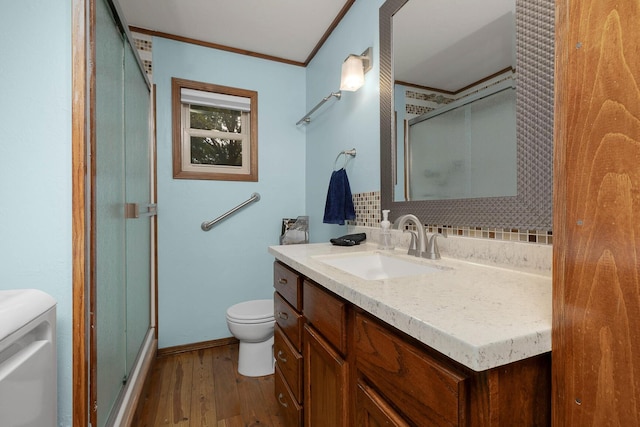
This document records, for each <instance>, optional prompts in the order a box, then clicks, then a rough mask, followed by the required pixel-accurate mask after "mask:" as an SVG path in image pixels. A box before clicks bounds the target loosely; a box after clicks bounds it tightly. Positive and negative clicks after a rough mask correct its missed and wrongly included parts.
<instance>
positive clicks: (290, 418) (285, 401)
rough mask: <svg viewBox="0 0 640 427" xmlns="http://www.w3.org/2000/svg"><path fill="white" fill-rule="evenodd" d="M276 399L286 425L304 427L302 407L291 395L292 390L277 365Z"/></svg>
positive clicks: (275, 379) (288, 426)
mask: <svg viewBox="0 0 640 427" xmlns="http://www.w3.org/2000/svg"><path fill="white" fill-rule="evenodd" d="M274 383H275V393H276V399H277V400H278V405H279V406H280V411H281V412H280V413H281V414H282V416H283V418H284V421H285V422H284V425H285V426H287V427H298V426H302V406H300V405H299V404H298V402H296V399H295V398H294V397H293V395H292V394H291V390H289V387H288V386H287V383H286V382H285V380H284V377H283V376H282V372H280V368H279V367H278V366H277V365H276V374H275V377H274Z"/></svg>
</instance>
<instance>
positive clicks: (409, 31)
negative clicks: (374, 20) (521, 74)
mask: <svg viewBox="0 0 640 427" xmlns="http://www.w3.org/2000/svg"><path fill="white" fill-rule="evenodd" d="M393 64H394V78H395V79H396V80H399V81H403V82H407V83H411V84H415V85H419V86H425V87H430V88H437V89H442V90H447V91H450V92H456V91H457V90H459V89H461V88H463V87H465V86H467V85H469V84H472V83H475V82H478V81H479V80H482V79H484V78H485V77H487V76H490V75H492V74H494V73H495V72H497V71H500V70H503V69H505V68H507V67H509V66H512V67H514V68H515V1H514V0H482V1H477V0H429V1H427V0H412V1H409V2H408V3H406V4H405V5H404V6H403V7H402V8H401V9H400V10H399V11H398V12H397V13H396V14H395V15H394V17H393Z"/></svg>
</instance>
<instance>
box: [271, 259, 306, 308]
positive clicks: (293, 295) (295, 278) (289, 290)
mask: <svg viewBox="0 0 640 427" xmlns="http://www.w3.org/2000/svg"><path fill="white" fill-rule="evenodd" d="M273 287H274V288H276V290H277V291H278V292H280V295H282V297H283V298H284V299H285V300H286V301H287V302H288V303H289V304H291V305H292V306H293V308H295V309H296V310H298V311H302V278H301V277H300V275H299V274H298V273H297V272H295V271H293V270H291V269H290V268H289V267H287V266H286V265H284V264H282V263H281V262H279V261H275V262H274V263H273Z"/></svg>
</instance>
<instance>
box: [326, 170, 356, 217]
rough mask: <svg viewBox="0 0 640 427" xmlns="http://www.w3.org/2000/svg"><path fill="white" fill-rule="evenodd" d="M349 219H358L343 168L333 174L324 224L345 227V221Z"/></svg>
mask: <svg viewBox="0 0 640 427" xmlns="http://www.w3.org/2000/svg"><path fill="white" fill-rule="evenodd" d="M348 219H356V211H355V209H354V208H353V199H352V197H351V187H349V179H348V178H347V171H346V170H344V168H342V169H340V170H337V171H333V173H332V174H331V180H330V181H329V191H327V201H326V204H325V206H324V220H323V221H322V222H324V223H326V224H339V225H344V221H345V220H348Z"/></svg>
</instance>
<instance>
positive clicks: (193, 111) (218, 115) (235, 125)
mask: <svg viewBox="0 0 640 427" xmlns="http://www.w3.org/2000/svg"><path fill="white" fill-rule="evenodd" d="M189 115H190V120H191V129H205V130H218V131H220V132H231V133H241V132H242V112H241V111H236V110H227V109H224V108H217V107H207V106H204V105H189Z"/></svg>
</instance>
